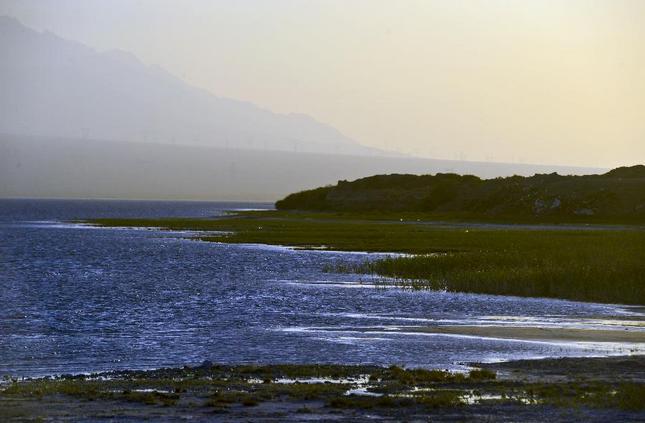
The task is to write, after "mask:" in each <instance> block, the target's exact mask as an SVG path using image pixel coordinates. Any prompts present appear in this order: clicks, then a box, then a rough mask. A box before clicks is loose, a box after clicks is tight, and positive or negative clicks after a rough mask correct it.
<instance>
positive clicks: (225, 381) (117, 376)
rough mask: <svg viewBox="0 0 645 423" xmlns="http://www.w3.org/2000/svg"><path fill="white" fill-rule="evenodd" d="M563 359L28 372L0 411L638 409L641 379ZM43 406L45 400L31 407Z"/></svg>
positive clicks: (0, 390) (8, 389)
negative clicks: (501, 375) (535, 370)
mask: <svg viewBox="0 0 645 423" xmlns="http://www.w3.org/2000/svg"><path fill="white" fill-rule="evenodd" d="M574 360H575V359H574ZM577 360H578V361H580V360H584V359H577ZM592 360H599V359H592ZM607 360H610V359H607ZM567 363H568V362H567V361H561V362H560V363H559V366H560V372H559V373H560V374H559V375H558V376H557V377H555V378H554V380H552V381H540V382H525V381H523V379H524V376H520V377H521V379H519V378H517V379H510V380H509V379H505V380H498V379H497V378H496V373H495V372H494V371H492V370H490V369H474V370H472V371H471V372H470V373H469V374H463V373H450V372H447V371H440V370H426V369H405V368H401V367H397V366H392V367H388V368H385V367H376V366H344V365H323V366H319V365H279V366H270V365H266V366H221V365H212V364H210V363H208V364H204V365H202V366H199V367H192V368H191V367H184V368H181V369H159V370H152V371H123V372H109V373H102V374H93V375H89V376H62V377H56V378H45V379H33V380H31V379H30V380H23V381H13V382H10V383H8V384H5V385H4V386H2V387H0V417H5V418H8V417H12V416H22V417H29V416H31V417H34V414H35V412H36V411H39V412H40V411H42V412H44V413H45V415H48V414H47V413H50V412H51V410H50V408H49V407H51V406H57V407H59V408H61V407H62V412H63V413H64V414H63V415H65V416H67V417H69V416H71V415H74V413H82V416H79V415H77V416H76V417H89V415H90V414H88V413H91V412H93V411H92V410H100V412H101V413H103V412H105V411H106V410H107V411H109V412H110V413H115V412H119V413H123V412H126V411H127V408H124V404H128V403H134V404H138V405H139V407H149V408H150V409H151V410H154V409H157V408H159V407H162V408H166V409H168V408H170V409H173V410H176V412H177V415H182V416H186V415H194V416H199V415H209V414H212V413H230V412H234V411H235V410H239V409H244V408H247V409H248V408H254V407H256V406H258V405H261V404H274V405H275V404H281V405H280V408H281V409H283V410H284V409H285V408H286V409H289V410H291V412H293V413H312V412H316V413H318V414H322V413H331V412H333V410H348V409H349V410H367V409H369V410H375V411H376V412H383V413H386V414H387V413H396V414H395V415H399V416H403V415H407V413H410V412H413V413H417V414H418V413H421V414H426V413H434V412H436V411H437V410H442V409H452V410H459V409H463V408H464V407H467V406H470V407H478V406H491V405H498V406H506V407H508V406H512V405H520V406H522V407H537V408H539V407H541V406H543V405H550V406H556V407H560V408H580V407H588V408H594V409H595V408H598V409H621V410H631V411H634V412H642V411H643V410H645V404H644V403H643V401H642V398H643V395H644V394H645V385H644V384H643V383H642V382H641V381H640V380H632V379H630V378H628V379H620V378H617V379H616V380H613V381H607V380H606V379H603V378H595V379H594V378H592V379H589V380H584V381H581V380H579V379H578V380H576V379H577V378H579V374H578V373H577V372H572V371H570V370H569V369H568V368H567V365H568V364H567ZM600 365H602V363H600ZM634 365H635V366H642V360H640V361H634ZM286 375H298V379H290V380H289V379H288V380H284V379H281V378H284V377H286ZM604 376H607V375H604ZM61 397H63V400H61ZM88 402H90V403H93V404H96V405H95V406H94V407H95V408H94V409H89V411H88V407H89V406H87V405H84V404H87V403H88ZM48 404H49V406H48ZM61 404H62V405H61ZM42 405H44V406H45V408H44V409H43V408H39V407H41V406H42ZM134 410H136V413H137V414H136V415H137V416H139V417H141V416H154V415H155V414H145V413H146V411H145V409H144V410H143V411H141V408H135V409H134ZM474 412H475V413H478V412H477V411H474ZM164 413H165V414H166V413H168V412H164ZM110 415H112V414H110ZM166 415H169V414H166ZM390 415H391V414H390Z"/></svg>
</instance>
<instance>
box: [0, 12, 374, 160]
mask: <svg viewBox="0 0 645 423" xmlns="http://www.w3.org/2000/svg"><path fill="white" fill-rule="evenodd" d="M0 54H1V55H2V57H3V60H2V62H1V63H0V91H2V92H3V95H2V96H1V97H0V132H3V133H11V134H24V135H36V136H46V137H66V138H81V139H84V138H94V139H106V140H119V141H144V142H163V143H176V144H182V145H209V146H218V147H236V148H260V149H263V148H266V149H273V150H285V151H308V152H334V153H347V154H374V153H379V151H378V150H375V149H371V148H368V147H364V146H361V145H360V144H358V143H356V142H355V141H353V140H351V139H349V138H348V137H346V136H344V135H343V134H341V133H340V132H339V131H338V130H337V129H335V128H333V127H331V126H329V125H325V124H322V123H320V122H318V121H316V120H315V119H314V118H311V117H309V116H306V115H302V114H295V113H292V114H277V113H273V112H270V111H268V110H265V109H262V108H261V107H258V106H256V105H254V104H252V103H248V102H244V101H238V100H233V99H228V98H221V97H217V96H215V95H213V94H211V93H209V92H207V91H205V90H203V89H200V88H197V87H193V86H190V85H189V84H187V83H185V82H183V81H182V80H181V79H179V78H176V77H174V76H172V75H171V74H170V73H168V72H166V71H165V70H163V69H162V68H160V67H159V66H155V65H152V66H148V65H145V64H143V63H142V62H141V61H140V60H139V59H138V58H136V56H134V55H132V54H130V53H128V52H123V51H120V50H112V51H107V52H97V51H95V50H94V49H92V48H90V47H88V46H85V45H83V44H81V43H78V42H75V41H69V40H65V39H63V38H60V37H58V36H57V35H55V34H52V33H50V32H42V33H41V32H37V31H34V30H31V29H29V28H27V27H25V26H23V25H22V24H20V23H19V22H18V21H16V20H14V19H12V18H8V17H0Z"/></svg>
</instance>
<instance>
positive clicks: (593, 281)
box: [93, 212, 645, 305]
mask: <svg viewBox="0 0 645 423" xmlns="http://www.w3.org/2000/svg"><path fill="white" fill-rule="evenodd" d="M371 218H373V216H370V219H371ZM93 223H97V224H102V225H106V226H157V227H163V228H167V229H174V230H203V231H224V232H226V233H219V234H203V235H200V239H203V240H206V241H218V242H230V243H265V244H273V245H288V246H294V247H301V248H312V247H325V248H329V249H333V250H344V251H372V252H401V253H408V254H413V255H414V256H412V257H390V258H386V259H382V260H376V261H370V262H365V263H363V264H361V265H358V266H345V265H344V264H343V263H342V262H339V263H338V266H336V268H335V270H340V271H355V272H368V273H375V274H378V275H382V276H387V277H394V278H398V279H400V280H401V282H402V285H404V286H407V287H413V288H421V289H446V290H450V291H460V292H472V293H485V294H499V295H518V296H530V297H553V298H565V299H572V300H581V301H594V302H606V303H623V304H638V305H643V304H645V231H643V230H640V228H634V229H633V230H630V229H623V230H553V228H551V227H545V228H544V229H536V228H531V229H528V228H523V227H513V226H509V227H508V228H506V229H485V228H482V227H478V226H477V225H476V224H473V226H472V227H471V228H468V229H467V228H464V227H453V228H450V227H436V226H433V225H427V224H423V223H421V222H416V220H414V221H410V220H407V221H406V220H404V221H399V220H396V221H395V220H383V219H381V220H368V219H362V218H360V216H359V215H352V216H351V217H348V216H342V215H330V214H320V215H316V214H315V213H307V214H299V213H285V212H254V213H244V214H241V215H234V216H228V217H224V218H219V219H210V220H204V219H201V220H198V219H164V220H150V219H136V220H132V219H129V220H122V219H100V220H95V221H93Z"/></svg>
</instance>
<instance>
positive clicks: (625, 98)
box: [0, 0, 645, 167]
mask: <svg viewBox="0 0 645 423" xmlns="http://www.w3.org/2000/svg"><path fill="white" fill-rule="evenodd" d="M0 14H2V15H10V16H14V17H16V18H18V19H20V20H21V21H22V22H23V23H24V24H26V25H28V26H31V27H34V28H36V29H39V30H43V29H47V30H51V31H52V32H55V33H57V34H59V35H61V36H63V37H65V38H70V39H74V40H77V41H80V42H83V43H85V44H88V45H90V46H92V47H95V48H97V49H99V50H107V49H114V48H119V49H123V50H127V51H130V52H132V53H134V54H135V55H137V56H138V57H139V58H140V59H141V60H142V61H144V62H146V63H149V64H153V63H154V64H159V65H161V66H162V67H164V68H166V69H167V70H168V71H170V72H172V73H174V74H175V75H178V76H180V77H182V78H183V79H185V80H186V81H188V82H189V83H191V84H194V85H197V86H200V87H203V88H206V89H208V90H209V91H211V92H213V93H215V94H217V95H220V96H226V97H232V98H236V99H242V100H248V101H251V102H253V103H256V104H258V105H261V106H263V107H266V108H268V109H271V110H274V111H277V112H300V113H307V114H310V115H312V116H314V117H316V118H317V119H318V120H320V121H323V122H326V123H329V124H332V125H334V126H335V127H337V128H338V129H340V130H341V131H342V132H344V133H345V134H346V135H348V136H350V137H352V138H354V139H356V140H358V141H359V142H361V143H363V144H365V145H371V146H375V147H381V148H388V149H394V150H399V151H403V152H408V153H413V154H415V155H420V156H428V157H436V158H462V159H468V160H496V161H522V162H533V163H552V164H576V165H595V166H606V167H611V166H614V165H618V164H633V163H637V162H641V163H643V162H645V24H644V22H645V1H640V0H633V1H621V0H606V1H592V0H566V1H549V0H534V1H531V0H522V1H520V0H515V1H502V0H491V1H484V0H482V1H458V0H445V1H429V0H427V1H405V0H389V1H380V0H363V1H358V0H321V1H313V0H302V1H278V0H276V1H270V0H258V1H242V0H239V1H237V0H231V1H213V0H204V1H198V0H193V1H186V0H182V1H179V0H177V1H168V0H139V1H134V0H131V1H126V0H105V1H99V0H78V1H69V0H50V1H45V0H40V1H30V0H20V1H8V0H2V1H0Z"/></svg>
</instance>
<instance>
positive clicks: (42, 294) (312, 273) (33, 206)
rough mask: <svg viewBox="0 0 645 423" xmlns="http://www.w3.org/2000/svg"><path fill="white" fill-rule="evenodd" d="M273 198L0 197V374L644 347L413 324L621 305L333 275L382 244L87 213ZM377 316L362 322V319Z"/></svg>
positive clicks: (559, 320) (420, 360)
mask: <svg viewBox="0 0 645 423" xmlns="http://www.w3.org/2000/svg"><path fill="white" fill-rule="evenodd" d="M267 207H270V205H268V204H249V203H216V202H150V201H54V200H0V375H3V374H12V375H18V376H29V375H31V376H33V375H46V374H59V373H77V372H90V371H98V370H109V369H125V368H155V367H162V366H181V365H185V364H196V363H200V362H202V361H204V360H211V361H213V362H224V363H243V362H244V363H249V362H253V363H310V362H321V363H323V362H324V363H331V362H334V363H350V364H353V363H370V364H383V365H386V364H400V365H406V366H426V367H435V368H453V369H454V368H459V367H460V366H461V363H464V362H469V361H482V360H486V361H489V360H506V359H511V358H528V357H548V356H578V355H603V354H617V353H628V352H641V353H642V352H643V351H642V350H643V348H642V346H639V345H629V344H611V343H599V344H589V343H565V342H530V341H518V340H496V339H482V338H477V337H465V336H451V335H423V334H415V333H406V331H405V329H406V327H408V326H431V325H441V324H477V325H547V326H550V327H553V326H555V327H559V326H562V327H602V328H609V329H616V330H622V329H623V326H624V325H629V324H630V320H631V319H635V320H639V318H640V316H638V315H636V313H635V312H632V311H630V310H629V309H625V308H621V307H618V306H612V305H601V304H586V303H576V302H569V301H558V300H545V299H526V298H516V297H496V296H486V295H470V294H452V293H445V292H430V291H428V292H413V291H406V290H399V289H383V288H375V287H374V285H373V282H374V281H373V279H372V278H370V277H367V276H362V275H346V274H330V273H325V272H324V271H323V268H324V267H325V265H326V264H332V263H335V262H338V261H339V260H344V261H363V260H371V259H374V258H377V257H378V255H374V254H361V253H334V252H324V251H294V250H290V249H286V248H280V247H267V246H261V245H226V244H218V243H206V242H200V241H195V240H190V239H186V237H187V236H189V235H190V234H185V233H183V234H182V233H168V232H162V231H158V230H141V229H122V228H121V229H120V228H115V229H106V228H92V227H87V226H81V225H77V224H71V223H68V221H69V220H71V219H83V218H93V217H161V216H199V217H210V216H216V215H221V213H222V212H223V210H227V209H236V208H267ZM364 327H370V328H372V331H371V332H369V333H366V332H364V331H362V330H361V328H364Z"/></svg>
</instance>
